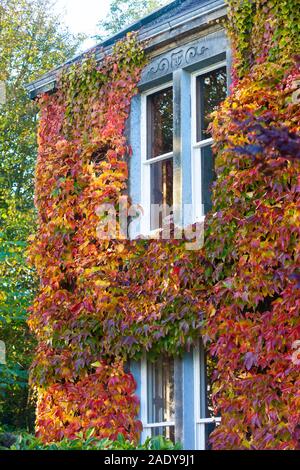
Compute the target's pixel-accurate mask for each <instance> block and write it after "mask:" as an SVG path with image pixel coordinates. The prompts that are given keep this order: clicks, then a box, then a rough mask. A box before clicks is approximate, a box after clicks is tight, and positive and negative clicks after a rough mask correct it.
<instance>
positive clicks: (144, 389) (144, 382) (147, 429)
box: [140, 355, 175, 442]
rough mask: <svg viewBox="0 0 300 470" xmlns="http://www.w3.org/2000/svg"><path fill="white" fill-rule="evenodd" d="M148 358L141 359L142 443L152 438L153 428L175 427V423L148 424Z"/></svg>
mask: <svg viewBox="0 0 300 470" xmlns="http://www.w3.org/2000/svg"><path fill="white" fill-rule="evenodd" d="M147 373H148V371H147V356H146V355H144V356H143V357H142V359H141V397H140V407H141V421H142V425H143V431H142V434H141V441H142V442H144V441H145V440H146V439H147V438H148V437H151V431H152V429H153V428H165V427H169V426H174V427H175V421H162V422H160V423H149V422H148V376H147Z"/></svg>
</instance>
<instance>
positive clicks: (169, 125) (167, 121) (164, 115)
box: [147, 88, 173, 159]
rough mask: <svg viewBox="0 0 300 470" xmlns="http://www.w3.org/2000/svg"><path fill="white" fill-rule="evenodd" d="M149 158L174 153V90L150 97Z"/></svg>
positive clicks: (160, 92) (169, 89)
mask: <svg viewBox="0 0 300 470" xmlns="http://www.w3.org/2000/svg"><path fill="white" fill-rule="evenodd" d="M147 113H148V152H147V154H148V155H147V158H148V159H149V158H154V157H158V156H159V155H163V154H165V153H169V152H172V151H173V89H172V88H166V89H165V90H162V91H159V92H157V93H154V94H153V95H150V96H148V111H147Z"/></svg>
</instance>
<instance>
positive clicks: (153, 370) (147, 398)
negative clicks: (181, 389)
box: [141, 356, 175, 441]
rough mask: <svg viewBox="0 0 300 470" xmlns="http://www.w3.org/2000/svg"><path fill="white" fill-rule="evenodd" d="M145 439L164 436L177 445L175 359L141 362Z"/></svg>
mask: <svg viewBox="0 0 300 470" xmlns="http://www.w3.org/2000/svg"><path fill="white" fill-rule="evenodd" d="M141 418H142V423H143V436H142V438H143V439H146V438H147V437H152V436H158V435H162V436H165V437H166V438H168V439H171V440H172V441H175V421H174V419H175V402H174V359H173V358H170V357H167V356H162V357H161V358H160V359H158V360H157V361H155V362H151V361H150V360H147V359H146V358H144V359H143V360H142V397H141Z"/></svg>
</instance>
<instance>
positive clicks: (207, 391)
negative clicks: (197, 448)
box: [200, 349, 218, 450]
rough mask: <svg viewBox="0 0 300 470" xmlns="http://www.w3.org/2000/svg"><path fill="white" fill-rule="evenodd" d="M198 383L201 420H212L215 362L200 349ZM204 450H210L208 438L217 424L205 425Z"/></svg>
mask: <svg viewBox="0 0 300 470" xmlns="http://www.w3.org/2000/svg"><path fill="white" fill-rule="evenodd" d="M200 358H201V359H200V361H201V362H200V374H201V378H200V383H201V384H202V387H201V390H200V413H201V418H214V417H215V415H214V408H213V403H212V374H213V371H214V369H215V360H214V359H213V358H212V357H211V356H208V355H206V354H205V351H204V350H203V349H202V350H201V351H200ZM203 425H204V427H205V449H208V450H209V449H211V445H210V442H209V438H210V435H211V433H212V432H213V431H214V429H215V428H216V426H218V423H214V422H213V423H205V424H203Z"/></svg>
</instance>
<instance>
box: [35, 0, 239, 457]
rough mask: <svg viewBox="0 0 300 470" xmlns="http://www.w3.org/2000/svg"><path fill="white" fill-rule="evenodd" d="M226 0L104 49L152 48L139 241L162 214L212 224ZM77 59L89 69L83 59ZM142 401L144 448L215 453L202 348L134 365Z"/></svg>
mask: <svg viewBox="0 0 300 470" xmlns="http://www.w3.org/2000/svg"><path fill="white" fill-rule="evenodd" d="M225 18H226V6H225V2H224V1H223V0H175V1H173V2H171V3H169V4H168V5H166V6H164V7H162V8H160V9H159V10H157V11H155V12H154V13H152V14H150V15H148V16H146V17H145V18H143V19H142V20H140V21H138V22H137V23H135V24H133V25H131V26H130V27H129V28H127V29H125V30H124V31H121V32H120V33H119V34H117V35H115V36H114V37H112V38H110V39H108V40H106V41H104V42H103V43H102V44H101V45H99V47H97V48H96V57H97V59H98V60H101V58H102V57H103V49H102V48H104V52H109V51H110V50H111V47H112V45H113V44H114V43H115V42H116V41H117V40H118V39H120V38H122V37H123V36H124V35H125V34H126V33H127V32H128V31H133V30H138V31H139V33H138V34H139V38H140V39H141V40H147V45H146V54H147V57H148V59H149V60H148V63H147V65H146V67H145V68H144V70H143V72H142V78H141V80H140V83H139V93H138V95H136V96H135V97H134V98H133V100H132V103H131V113H130V119H129V122H128V131H127V132H128V140H129V143H130V145H131V148H132V157H131V159H130V167H129V195H130V197H131V199H132V202H133V203H134V204H138V205H141V206H142V207H143V208H144V216H143V218H142V219H141V221H140V223H139V224H138V225H137V224H135V225H134V226H133V227H132V228H131V233H130V236H131V237H132V238H134V237H135V236H137V235H138V234H139V233H143V234H145V233H146V234H149V233H151V232H152V231H155V230H157V229H158V228H159V227H160V226H161V224H162V218H161V217H160V216H158V217H157V214H155V213H153V211H152V206H153V205H154V206H159V205H162V204H168V205H169V206H173V207H176V210H174V219H175V222H176V224H179V225H182V226H186V225H189V224H191V223H193V222H195V221H202V220H203V219H204V217H205V214H206V213H207V211H209V209H210V207H211V203H210V187H211V183H212V182H213V179H214V167H213V156H212V151H211V145H212V139H211V136H210V135H209V133H208V131H207V128H208V124H209V117H208V116H209V114H210V113H211V112H212V111H213V110H214V109H215V108H216V106H217V105H218V104H219V103H220V102H221V101H222V100H224V98H225V97H226V93H227V90H228V88H229V81H230V64H231V54H230V48H229V45H228V40H227V38H226V34H225V30H224V25H223V22H222V20H224V19H225ZM74 60H80V57H76V58H75V59H73V60H72V61H70V63H72V62H73V61H74ZM56 72H57V70H54V71H51V72H50V73H48V74H47V75H45V76H43V77H41V78H40V79H38V80H37V81H35V82H34V83H32V84H30V85H29V86H28V91H29V93H30V96H31V98H32V99H34V98H36V97H37V96H38V95H39V94H41V93H45V92H51V91H53V90H54V89H55V79H56ZM129 367H130V370H131V372H132V373H133V375H134V377H135V379H136V382H137V394H138V396H139V398H140V403H141V409H140V419H141V421H142V423H143V435H142V440H144V439H145V438H146V437H147V436H153V435H159V434H163V435H165V436H167V437H169V438H171V439H173V440H176V441H178V440H179V441H181V442H182V443H183V448H184V449H206V448H208V447H209V444H208V437H209V434H210V432H211V431H212V430H213V429H214V427H215V426H216V425H217V423H218V422H219V420H220V418H216V417H214V416H212V414H211V406H210V380H209V373H208V367H207V365H206V360H205V352H204V350H203V347H202V346H201V345H200V341H199V346H198V347H196V348H195V349H194V350H193V352H189V353H186V354H185V356H184V357H183V358H182V359H177V358H176V359H174V358H170V357H161V359H160V360H159V361H156V362H155V363H152V362H150V361H148V360H147V356H146V355H145V356H144V358H143V359H142V360H141V361H138V362H133V361H131V363H130V364H129Z"/></svg>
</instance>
